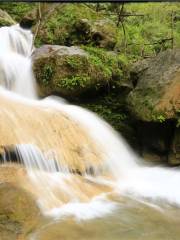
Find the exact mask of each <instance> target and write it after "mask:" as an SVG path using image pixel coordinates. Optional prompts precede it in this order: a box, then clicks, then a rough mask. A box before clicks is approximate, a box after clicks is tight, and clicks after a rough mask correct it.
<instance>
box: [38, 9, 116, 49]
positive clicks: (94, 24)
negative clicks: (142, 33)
mask: <svg viewBox="0 0 180 240" xmlns="http://www.w3.org/2000/svg"><path fill="white" fill-rule="evenodd" d="M46 5H47V6H46V10H45V11H44V13H42V21H41V24H40V27H39V31H38V36H37V38H36V45H37V46H40V45H42V44H58V45H66V46H72V45H81V44H83V45H89V44H90V45H94V46H99V47H102V48H106V49H109V50H112V49H113V48H114V46H115V44H116V42H117V27H116V25H115V23H114V22H113V21H111V20H110V19H108V18H105V17H104V15H103V14H100V13H97V12H96V11H94V10H93V9H91V8H89V7H88V6H86V5H85V4H49V5H48V4H46ZM48 8H49V11H48V12H47V9H48ZM35 29H36V26H35V27H34V31H35Z"/></svg>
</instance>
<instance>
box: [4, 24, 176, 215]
mask: <svg viewBox="0 0 180 240" xmlns="http://www.w3.org/2000/svg"><path fill="white" fill-rule="evenodd" d="M0 41H1V44H0V81H1V85H2V86H3V87H4V88H2V87H1V88H0V98H1V101H0V119H1V118H2V119H4V121H2V127H0V135H1V136H4V132H3V131H5V130H4V129H6V131H7V132H6V136H7V139H6V138H2V140H0V144H1V145H3V144H4V145H13V146H14V150H13V154H14V160H13V157H11V155H10V151H9V150H8V148H6V149H5V150H4V154H3V156H2V158H3V162H4V163H6V164H7V163H9V161H15V162H18V163H21V164H23V165H25V167H26V170H27V174H28V179H30V183H28V184H24V187H25V188H26V189H28V190H29V191H31V192H32V193H33V194H34V195H35V196H36V198H37V202H38V204H39V206H40V208H41V209H42V212H43V213H45V214H47V215H50V216H55V217H56V218H58V217H61V216H64V215H75V216H76V217H77V218H82V219H89V218H93V217H99V216H102V215H103V214H106V213H110V212H111V211H112V210H113V209H114V208H115V207H116V206H117V204H118V203H117V201H116V200H115V199H116V197H117V196H123V195H124V196H128V197H131V198H134V199H138V201H144V202H146V203H147V204H149V205H151V204H152V203H153V204H159V201H160V200H161V201H162V200H163V201H164V202H169V203H172V204H178V205H180V191H179V190H178V189H177V187H176V184H177V183H178V181H179V180H180V173H179V171H178V170H169V169H165V168H162V167H153V166H146V165H145V164H144V162H143V161H142V160H140V159H138V157H137V156H136V155H135V154H134V153H133V152H132V151H131V149H129V147H128V146H127V145H126V143H125V142H124V140H123V139H122V138H121V137H120V136H119V135H118V134H117V133H116V132H115V131H114V130H113V129H112V128H111V127H110V126H109V125H108V124H107V123H105V122H104V121H103V120H101V119H99V118H98V117H97V116H96V115H95V114H93V113H91V112H89V111H87V110H84V109H82V108H80V107H77V106H73V105H69V104H67V103H65V102H62V101H61V100H60V99H58V98H53V97H48V98H45V99H44V100H36V99H37V95H36V90H35V81H34V77H33V74H32V68H31V51H32V34H31V32H30V31H26V30H23V29H21V28H20V27H19V26H18V25H16V26H12V27H5V28H0ZM5 88H6V89H5ZM7 89H8V90H7ZM9 90H11V91H12V92H10V91H9ZM23 96H24V97H23ZM25 97H26V98H25ZM27 97H28V98H29V99H27ZM22 115H23V116H22ZM3 117H4V118H3ZM5 143H6V144H5ZM8 151H9V152H8ZM114 196H116V197H114ZM113 199H114V201H113ZM153 206H155V205H153Z"/></svg>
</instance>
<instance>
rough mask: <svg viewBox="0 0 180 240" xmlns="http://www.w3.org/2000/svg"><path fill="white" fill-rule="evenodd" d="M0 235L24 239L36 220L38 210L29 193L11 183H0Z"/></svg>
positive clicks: (5, 238)
mask: <svg viewBox="0 0 180 240" xmlns="http://www.w3.org/2000/svg"><path fill="white" fill-rule="evenodd" d="M0 196H1V197H0V237H3V238H2V239H3V240H12V239H14V240H15V239H19V237H21V239H24V237H25V236H26V234H27V233H28V232H30V231H32V230H33V229H34V228H35V227H36V224H37V222H38V219H39V216H40V211H39V209H38V207H37V206H36V203H35V200H34V199H33V198H32V196H31V194H29V193H28V192H26V191H25V190H23V189H21V188H19V187H17V186H15V185H13V184H11V183H1V184H0Z"/></svg>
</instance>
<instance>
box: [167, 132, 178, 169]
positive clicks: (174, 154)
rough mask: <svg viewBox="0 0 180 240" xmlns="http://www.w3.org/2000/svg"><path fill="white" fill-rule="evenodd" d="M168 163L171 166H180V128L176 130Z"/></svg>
mask: <svg viewBox="0 0 180 240" xmlns="http://www.w3.org/2000/svg"><path fill="white" fill-rule="evenodd" d="M168 161H169V164H171V165H180V128H176V130H175V133H174V138H173V141H172V144H171V151H170V154H169V157H168Z"/></svg>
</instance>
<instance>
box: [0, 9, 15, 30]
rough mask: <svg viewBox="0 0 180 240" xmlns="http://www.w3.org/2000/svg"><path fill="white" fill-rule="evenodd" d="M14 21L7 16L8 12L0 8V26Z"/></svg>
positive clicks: (8, 24)
mask: <svg viewBox="0 0 180 240" xmlns="http://www.w3.org/2000/svg"><path fill="white" fill-rule="evenodd" d="M15 23H16V22H15V21H14V20H13V19H12V18H11V16H9V14H8V13H7V12H5V11H3V10H1V9H0V27H3V26H10V25H13V24H15Z"/></svg>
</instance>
